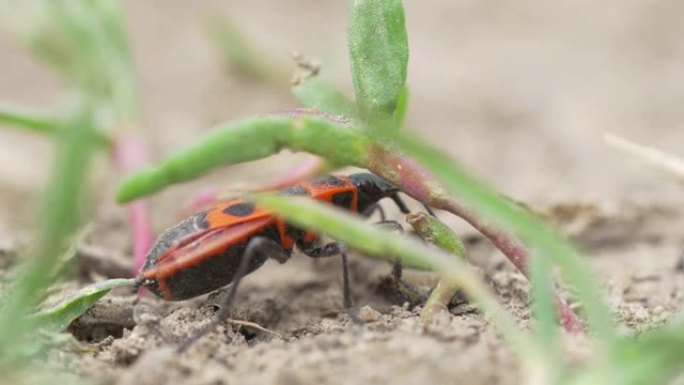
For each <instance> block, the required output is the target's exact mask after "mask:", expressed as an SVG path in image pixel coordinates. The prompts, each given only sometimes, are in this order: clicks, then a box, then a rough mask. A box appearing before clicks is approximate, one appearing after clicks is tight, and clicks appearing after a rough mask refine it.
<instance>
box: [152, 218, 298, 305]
mask: <svg viewBox="0 0 684 385" xmlns="http://www.w3.org/2000/svg"><path fill="white" fill-rule="evenodd" d="M265 223H266V226H265V227H254V228H252V229H251V230H250V231H249V232H244V233H242V230H240V229H242V228H244V225H245V224H238V225H235V226H229V227H226V228H225V231H226V232H231V231H233V232H234V233H235V234H237V235H238V236H237V237H232V238H231V239H232V241H231V242H229V243H227V244H226V245H225V247H222V248H220V249H217V250H216V251H215V252H212V254H209V255H205V256H204V257H203V258H192V259H191V260H189V261H188V260H186V261H181V262H179V261H178V260H176V257H174V256H172V255H169V254H166V253H167V252H168V251H169V250H172V249H173V248H174V247H177V244H176V242H177V240H178V239H183V238H186V237H191V236H193V235H194V234H198V233H203V232H205V231H206V230H207V228H208V227H209V225H208V223H207V221H206V213H200V214H196V215H194V216H192V217H190V218H187V219H185V220H184V221H182V222H180V223H179V224H177V225H176V226H174V227H171V228H170V229H168V230H166V231H165V232H164V233H163V234H162V235H161V236H160V237H159V239H158V241H157V243H156V244H155V246H154V248H153V249H152V250H151V251H150V253H149V254H148V256H147V261H146V263H145V266H144V267H143V272H142V273H143V274H144V275H145V277H146V278H147V281H146V282H145V284H144V286H145V287H146V288H147V289H149V290H150V291H152V292H153V293H154V294H155V295H158V296H160V297H162V298H164V299H166V300H173V301H178V300H184V299H189V298H192V297H196V296H199V295H202V294H206V293H209V292H211V291H214V290H217V289H219V288H221V287H223V286H226V285H228V284H230V283H231V282H233V280H234V279H235V275H236V273H237V271H238V268H239V266H240V263H241V261H242V258H244V251H245V248H246V247H247V244H248V242H249V241H250V240H251V239H252V238H253V237H254V236H261V237H266V238H269V239H271V240H273V241H276V242H280V236H279V232H278V229H277V227H276V225H275V224H273V223H272V222H270V221H269V220H268V219H267V218H266V219H265ZM269 223H270V224H269ZM208 241H209V242H211V240H208ZM193 245H194V244H193V243H191V244H189V245H186V246H185V247H186V248H188V252H192V250H193V248H192V247H193ZM197 247H201V244H200V245H197ZM286 252H287V250H286ZM165 254H166V255H165ZM180 258H182V257H180ZM266 258H267V256H264V255H258V254H257V255H252V257H251V259H250V262H249V266H248V269H247V274H249V273H251V272H252V271H254V270H256V269H258V268H259V267H260V266H261V265H263V264H264V262H265V261H266ZM188 262H192V263H188ZM178 263H181V264H182V266H179V265H178Z"/></svg>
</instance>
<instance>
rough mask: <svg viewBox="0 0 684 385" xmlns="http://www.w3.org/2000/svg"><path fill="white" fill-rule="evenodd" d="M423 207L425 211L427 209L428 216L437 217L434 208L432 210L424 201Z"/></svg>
mask: <svg viewBox="0 0 684 385" xmlns="http://www.w3.org/2000/svg"><path fill="white" fill-rule="evenodd" d="M423 207H425V211H427V213H428V214H430V216H433V217H435V218H437V214H435V212H434V210H432V207H430V206H428V205H426V204H425V203H423Z"/></svg>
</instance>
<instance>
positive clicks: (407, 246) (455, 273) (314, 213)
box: [254, 195, 530, 359]
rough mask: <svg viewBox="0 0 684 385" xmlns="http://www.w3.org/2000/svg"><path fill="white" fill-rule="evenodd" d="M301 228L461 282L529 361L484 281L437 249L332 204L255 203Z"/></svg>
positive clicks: (270, 198)
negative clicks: (378, 225) (364, 219)
mask: <svg viewBox="0 0 684 385" xmlns="http://www.w3.org/2000/svg"><path fill="white" fill-rule="evenodd" d="M254 199H255V201H256V202H257V203H259V204H263V205H265V206H267V207H269V208H271V209H273V210H275V211H276V212H278V214H280V215H282V216H284V217H285V218H286V219H287V220H288V221H289V222H290V223H293V224H295V225H297V226H300V227H302V228H312V229H317V231H320V232H321V233H323V234H325V235H328V236H330V237H332V238H334V239H337V240H339V241H341V242H343V243H345V244H346V245H348V246H349V247H351V248H353V249H355V250H358V251H361V252H363V253H365V254H368V255H369V256H373V257H377V258H383V259H387V260H389V261H394V260H395V259H396V258H400V259H401V261H402V263H404V264H405V265H406V266H412V267H417V268H423V269H425V268H429V269H432V270H434V271H435V272H437V273H438V274H440V275H442V276H443V277H444V278H445V279H447V280H449V281H450V282H458V284H459V285H460V286H461V288H463V290H464V291H465V292H466V293H467V295H468V296H469V297H470V298H471V299H473V300H474V301H476V302H477V303H478V305H479V306H480V307H481V308H482V310H483V311H484V313H485V314H487V316H488V317H489V318H490V319H491V320H492V322H493V323H494V325H495V326H496V327H497V328H498V329H499V331H500V332H501V333H502V335H503V336H504V338H506V339H507V340H508V341H509V342H511V346H512V348H513V349H515V350H516V351H517V352H518V353H520V354H521V357H522V358H523V359H525V357H527V355H528V353H529V351H528V349H529V348H530V344H528V343H527V336H526V335H525V334H524V333H523V332H522V331H521V330H520V329H519V328H518V327H517V326H516V325H515V323H514V322H513V319H514V318H513V316H512V315H511V314H510V313H508V312H507V311H506V310H505V309H504V308H503V307H501V305H499V303H498V302H497V300H496V298H494V296H493V295H492V294H491V293H490V291H489V290H488V289H487V288H486V286H485V285H484V283H483V282H482V280H481V279H479V278H478V277H477V275H476V274H473V272H472V271H471V270H470V269H469V268H468V266H467V265H466V264H465V262H463V261H462V260H460V259H458V258H454V257H453V256H451V255H449V254H447V253H445V252H444V251H441V250H438V249H430V248H427V247H425V246H424V245H422V244H421V243H420V242H418V241H416V240H414V239H411V238H409V237H406V236H401V235H398V234H395V233H391V232H389V231H387V230H384V229H381V228H378V227H377V226H376V227H374V226H371V225H369V224H368V223H366V222H364V221H363V220H361V219H359V218H358V217H356V216H353V215H351V214H349V213H347V212H344V211H342V210H340V209H337V208H335V207H331V206H330V205H325V204H322V203H320V202H317V201H314V200H311V199H304V198H292V197H281V196H274V195H261V196H257V197H255V198H254Z"/></svg>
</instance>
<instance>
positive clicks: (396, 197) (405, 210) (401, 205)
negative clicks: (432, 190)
mask: <svg viewBox="0 0 684 385" xmlns="http://www.w3.org/2000/svg"><path fill="white" fill-rule="evenodd" d="M390 198H392V200H393V201H394V203H395V204H396V205H397V207H399V211H401V213H402V214H408V213H410V212H411V211H410V210H409V209H408V206H406V203H404V200H403V199H401V197H400V196H399V193H396V194H393V195H392V196H391V197H390ZM423 207H425V211H427V213H428V214H430V215H431V216H433V217H436V216H437V214H435V211H434V210H432V207H430V206H428V205H426V204H425V203H423ZM382 220H383V221H384V220H385V219H384V218H383V219H382Z"/></svg>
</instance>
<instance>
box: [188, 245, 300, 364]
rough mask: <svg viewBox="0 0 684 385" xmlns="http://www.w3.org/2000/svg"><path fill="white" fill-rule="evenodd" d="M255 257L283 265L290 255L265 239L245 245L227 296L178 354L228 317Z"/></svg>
mask: <svg viewBox="0 0 684 385" xmlns="http://www.w3.org/2000/svg"><path fill="white" fill-rule="evenodd" d="M257 255H261V256H266V257H268V258H271V259H275V260H276V261H278V262H280V263H285V261H287V260H288V259H289V258H290V255H289V254H288V253H287V252H286V251H285V250H283V248H282V247H281V246H280V244H278V243H277V242H275V241H274V240H272V239H269V238H266V237H254V238H252V239H251V240H250V241H249V243H248V244H247V247H246V248H245V251H244V252H243V254H242V258H241V259H240V264H239V265H238V268H237V271H236V272H235V278H234V279H233V283H232V285H231V286H230V289H228V295H226V298H225V299H224V300H223V302H222V303H221V307H220V309H219V311H218V312H217V313H216V316H215V317H214V320H213V321H212V322H211V323H210V324H209V325H207V326H205V327H204V328H203V329H201V330H200V331H199V332H197V334H195V335H194V336H192V337H190V338H188V339H187V340H185V341H184V342H183V343H181V344H180V345H179V346H178V349H177V350H178V352H183V351H185V350H186V349H187V348H188V347H190V345H192V344H193V343H194V342H195V341H197V340H198V339H200V337H202V336H203V335H205V334H207V333H209V332H211V331H213V330H214V329H216V327H217V326H218V325H219V323H221V321H223V319H225V318H226V317H228V314H229V312H230V305H232V303H233V300H234V299H235V295H236V293H237V289H238V286H240V281H242V278H243V277H244V276H245V275H247V273H248V270H249V265H250V263H249V262H250V261H251V260H252V258H253V257H255V256H257Z"/></svg>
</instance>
